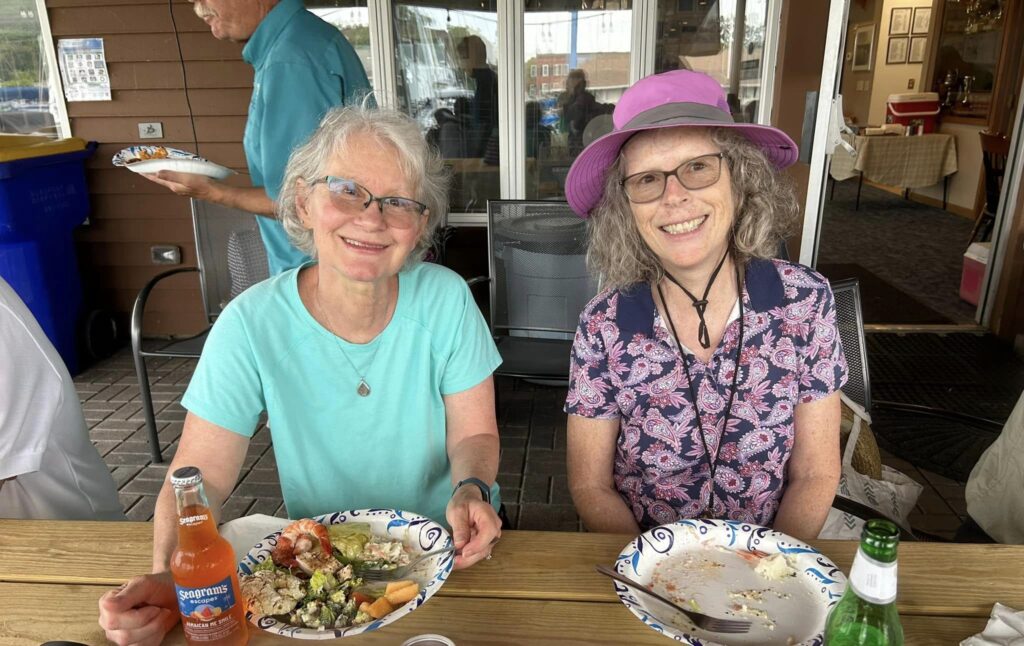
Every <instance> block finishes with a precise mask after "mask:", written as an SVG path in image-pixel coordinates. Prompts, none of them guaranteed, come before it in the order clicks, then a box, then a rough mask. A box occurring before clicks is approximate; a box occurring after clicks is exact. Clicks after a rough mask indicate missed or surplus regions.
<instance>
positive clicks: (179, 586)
mask: <svg viewBox="0 0 1024 646" xmlns="http://www.w3.org/2000/svg"><path fill="white" fill-rule="evenodd" d="M171 485H172V486H173V487H174V498H175V500H176V501H177V503H178V547H177V548H176V549H175V550H174V553H173V554H172V555H171V576H172V577H173V579H174V590H175V592H176V593H177V596H178V608H179V610H181V623H182V625H183V626H184V628H185V639H186V640H188V643H189V644H195V645H198V644H202V645H203V646H236V645H240V644H245V643H247V642H248V641H249V630H248V626H247V625H246V623H245V599H244V598H243V597H242V594H241V589H240V588H239V587H238V575H237V574H236V572H235V551H234V549H233V548H232V547H231V543H229V542H227V540H225V539H224V538H223V537H221V535H220V534H219V533H218V532H217V525H216V524H215V523H214V521H213V514H212V513H210V505H209V503H208V502H207V501H206V493H205V492H204V491H203V474H202V473H200V472H199V469H197V468H196V467H182V468H180V469H177V470H175V471H174V473H173V474H171Z"/></svg>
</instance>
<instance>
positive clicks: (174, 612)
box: [99, 572, 180, 646]
mask: <svg viewBox="0 0 1024 646" xmlns="http://www.w3.org/2000/svg"><path fill="white" fill-rule="evenodd" d="M99 605H100V622H99V623H100V628H102V629H103V630H104V631H105V632H106V635H107V639H109V640H110V641H112V642H114V643H115V644H118V646H128V645H129V644H132V645H137V646H143V645H146V644H159V643H160V642H162V641H163V639H164V635H166V634H167V632H168V631H169V630H171V629H172V628H174V626H175V624H177V623H178V621H179V620H180V616H179V614H178V600H177V598H176V597H175V595H174V582H173V580H172V579H171V573H170V572H162V573H160V574H147V575H145V576H137V577H135V578H133V579H131V580H130V581H128V583H126V584H124V585H123V586H121V587H120V588H117V589H116V590H111V591H109V592H107V593H106V594H104V595H103V596H102V597H100V604H99Z"/></svg>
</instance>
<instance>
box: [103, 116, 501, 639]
mask: <svg viewBox="0 0 1024 646" xmlns="http://www.w3.org/2000/svg"><path fill="white" fill-rule="evenodd" d="M286 178H287V180H286V181H287V186H286V187H285V189H284V190H283V191H282V194H281V204H282V218H283V219H284V222H285V225H286V228H287V231H288V233H289V234H290V235H291V236H292V237H293V238H294V239H295V243H296V244H297V245H298V246H300V247H301V248H303V249H305V250H307V251H309V252H310V253H311V255H313V256H314V257H315V258H316V261H314V262H310V263H307V264H305V265H304V266H302V267H299V268H296V269H292V270H289V271H286V272H284V273H281V274H279V275H277V276H274V277H273V278H271V279H269V280H267V281H264V282H263V283H260V284H259V285H256V286H254V287H251V288H250V289H248V290H247V291H245V292H244V293H243V294H241V295H239V296H238V297H237V298H236V299H235V300H233V301H232V302H231V303H230V304H229V305H228V306H227V308H225V310H224V312H223V313H222V314H221V315H220V317H218V319H217V322H216V323H215V324H214V326H213V330H212V331H211V333H210V337H209V339H208V340H207V342H206V345H205V348H204V350H203V355H202V357H201V358H200V360H199V365H198V367H197V369H196V372H195V374H194V376H193V377H192V381H191V382H190V383H189V387H188V390H187V392H186V393H185V396H184V398H183V400H182V405H183V406H184V407H185V408H186V409H188V415H187V417H186V419H185V428H184V431H183V433H182V437H181V440H180V442H179V446H178V449H177V451H176V453H175V455H174V460H173V462H172V463H171V465H170V467H169V468H170V470H172V471H173V470H174V469H176V468H178V467H181V466H185V465H191V466H197V467H199V468H200V470H201V471H202V473H203V479H204V481H205V483H206V491H207V493H208V495H209V502H210V508H211V509H212V510H213V511H214V513H215V514H217V513H219V510H220V507H221V505H222V504H223V501H224V499H225V498H226V497H227V494H228V493H230V492H231V491H232V490H233V489H234V486H235V483H236V481H237V479H238V474H239V471H240V469H241V467H242V464H243V462H244V460H245V456H246V450H247V446H248V444H249V438H250V437H252V435H253V433H255V431H256V429H257V426H258V423H259V420H260V418H261V416H262V415H263V414H264V413H265V414H266V416H267V422H268V425H269V427H270V434H271V437H272V439H273V443H274V457H275V459H276V463H277V471H278V474H279V476H280V480H281V491H282V493H283V494H284V502H285V505H286V506H287V509H288V515H289V516H290V517H292V518H303V517H312V516H315V515H318V514H325V513H329V512H334V511H340V510H347V509H363V508H385V509H389V508H390V509H401V510H406V511H409V512H414V513H419V514H422V515H424V516H427V517H429V518H432V519H434V520H437V521H440V522H445V521H447V524H448V525H449V526H450V527H451V530H452V537H453V539H454V541H455V547H456V548H458V549H460V550H461V552H460V554H459V556H457V557H456V561H455V567H457V568H459V567H467V566H469V565H472V564H473V563H476V562H477V561H479V560H480V559H484V558H490V550H491V545H492V541H493V540H494V539H496V538H497V537H498V536H499V535H500V533H501V521H500V520H499V517H498V514H497V509H498V508H499V505H500V500H499V494H498V486H497V484H496V483H495V477H496V474H497V470H498V428H497V423H496V420H495V416H494V384H493V380H492V377H491V373H492V372H493V371H494V368H496V367H497V365H498V364H499V363H500V361H501V359H500V356H499V355H498V352H497V349H496V348H495V347H494V341H493V340H492V339H491V337H490V333H489V331H488V328H487V325H486V323H485V322H484V320H483V317H482V316H481V314H480V311H479V309H478V308H477V307H476V303H475V302H474V301H473V298H472V297H471V295H470V293H469V288H468V287H467V286H466V283H465V281H464V280H462V279H461V278H460V277H459V276H458V275H457V274H455V273H454V272H452V271H450V270H448V269H446V268H444V267H440V266H438V265H434V264H431V263H423V262H418V261H417V260H418V258H419V257H420V256H422V253H423V251H424V249H425V248H426V246H427V244H428V241H429V239H430V234H431V231H432V229H433V227H434V226H436V224H437V221H438V219H439V215H440V213H441V212H442V210H443V209H444V205H445V198H446V195H445V190H444V181H443V176H442V174H441V167H440V163H439V161H438V159H437V157H436V155H435V154H434V153H433V152H432V151H431V150H430V149H428V148H427V146H426V144H425V143H424V141H423V138H422V137H421V136H420V135H419V133H418V131H417V130H416V125H415V123H413V121H412V120H411V119H409V118H408V117H405V116H402V115H400V114H398V113H395V112H388V111H377V110H368V109H362V108H344V109H339V110H337V111H333V112H331V113H330V114H328V115H327V116H326V117H325V118H324V120H323V122H322V124H321V126H320V128H319V130H318V131H317V132H316V133H315V134H314V135H313V137H312V139H311V140H310V141H309V143H308V144H306V145H304V146H302V147H300V148H299V149H298V150H296V151H295V153H294V154H293V155H292V157H291V159H290V160H289V163H288V171H287V173H286ZM175 521H176V513H175V503H174V494H173V492H172V491H171V490H170V487H169V485H165V486H164V488H163V489H162V490H161V492H160V496H159V499H158V501H157V507H156V512H155V528H154V534H155V538H154V555H153V560H154V564H155V565H154V571H155V572H165V571H166V569H167V567H168V563H169V559H170V556H171V552H172V551H173V549H174V546H175V542H176V533H175V524H176V522H175ZM123 594H127V595H129V596H130V597H131V598H132V599H137V600H138V602H137V603H133V606H136V607H135V608H133V609H129V610H123V611H122V612H121V613H120V614H119V613H118V612H117V611H115V610H112V608H114V607H115V606H116V604H113V605H112V604H110V603H104V602H101V604H100V607H101V620H100V622H101V625H104V626H105V627H109V626H111V625H119V624H121V623H123V622H124V621H126V619H125V617H126V616H127V615H129V614H131V613H135V616H139V611H138V606H145V605H154V606H163V607H166V608H169V609H173V602H174V599H175V595H174V591H173V588H172V587H171V581H170V579H169V577H168V576H167V575H166V574H155V575H149V576H148V577H143V578H139V579H134V580H133V581H132V582H131V583H129V588H128V589H126V591H125V592H124V593H123ZM149 612H150V613H151V614H149V615H147V616H151V617H153V616H157V615H156V614H152V611H149ZM175 613H176V611H175ZM160 616H163V615H160ZM173 616H175V617H176V616H177V614H174V615H173ZM155 621H157V620H156V619H153V620H152V622H155ZM152 622H151V623H152ZM160 628H161V627H160V626H156V627H150V628H148V629H149V630H152V631H157V630H159V629H160ZM162 629H163V630H166V627H163V628H162Z"/></svg>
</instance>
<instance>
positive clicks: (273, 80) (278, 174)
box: [147, 0, 370, 276]
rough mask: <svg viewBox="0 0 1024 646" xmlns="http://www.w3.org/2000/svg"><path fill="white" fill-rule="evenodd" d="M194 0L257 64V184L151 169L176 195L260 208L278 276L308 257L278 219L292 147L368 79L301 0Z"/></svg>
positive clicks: (357, 97) (252, 121)
mask: <svg viewBox="0 0 1024 646" xmlns="http://www.w3.org/2000/svg"><path fill="white" fill-rule="evenodd" d="M193 6H194V9H195V12H196V15H198V16H199V17H200V18H202V19H203V21H204V22H206V24H208V25H209V26H210V30H211V31H212V32H213V37H214V38H216V39H218V40H230V41H234V42H244V43H245V48H244V49H243V50H242V58H244V59H245V61H246V62H247V63H249V64H250V65H252V66H253V68H254V69H255V72H256V74H255V78H254V79H253V90H252V100H251V101H250V103H249V118H248V120H247V121H246V124H245V138H244V140H243V144H244V146H245V158H246V161H247V162H248V165H249V175H250V178H251V180H252V187H237V186H230V185H228V184H225V183H223V182H218V181H216V180H213V179H210V178H209V177H205V176H203V175H196V174H193V173H177V172H174V171H160V172H159V173H156V174H153V175H147V177H148V178H149V179H151V180H153V181H154V182H156V183H158V184H161V185H163V186H166V187H167V188H169V189H171V190H172V191H174V192H175V193H177V194H178V195H184V196H187V197H196V198H199V199H202V200H206V201H208V202H214V203H217V204H222V205H224V206H228V207H231V208H236V209H242V210H244V211H249V212H251V213H255V214H256V215H260V216H263V217H259V218H256V220H257V222H258V223H259V227H260V234H261V236H262V237H263V244H264V245H265V246H266V248H267V260H268V263H269V266H270V274H271V275H272V276H273V275H276V274H279V273H281V272H282V271H285V270H287V269H291V268H293V267H298V266H299V265H301V264H302V263H303V262H304V261H306V260H308V258H307V257H306V255H305V254H303V253H302V252H301V251H299V250H298V249H296V248H295V247H293V246H292V245H291V242H289V240H288V236H287V235H286V234H285V232H284V228H283V227H282V226H281V223H280V222H278V221H277V219H276V200H277V194H278V191H279V190H280V188H281V180H282V177H283V175H284V167H285V164H287V162H288V155H290V154H291V151H292V149H293V148H295V147H296V146H298V145H299V144H301V143H302V142H304V141H305V140H306V138H307V137H309V135H310V134H311V133H312V132H313V130H315V129H316V127H317V125H318V124H319V123H320V119H321V117H323V115H324V114H326V113H327V111H328V110H329V109H330V108H333V107H335V106H339V105H343V104H349V103H352V102H354V101H361V100H363V97H364V96H366V95H367V94H368V93H369V92H370V82H369V80H367V78H366V71H365V70H364V69H363V65H362V63H361V62H360V60H359V57H358V56H357V55H356V52H355V50H354V49H353V48H352V45H351V44H349V42H348V41H347V40H345V37H344V36H343V35H342V34H341V32H340V31H338V29H337V28H335V27H334V26H333V25H330V24H329V23H327V22H324V21H323V20H321V19H320V18H318V17H317V16H315V15H313V14H312V13H310V12H309V11H306V9H305V7H304V6H303V4H302V0H280V1H278V0H195V1H194V2H193Z"/></svg>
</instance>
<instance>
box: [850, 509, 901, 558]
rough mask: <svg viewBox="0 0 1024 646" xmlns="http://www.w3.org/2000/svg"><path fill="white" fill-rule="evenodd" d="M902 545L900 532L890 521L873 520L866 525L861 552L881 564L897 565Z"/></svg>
mask: <svg viewBox="0 0 1024 646" xmlns="http://www.w3.org/2000/svg"><path fill="white" fill-rule="evenodd" d="M899 544H900V530H899V528H898V527H896V525H895V524H893V523H892V522H890V521H887V520H881V519H873V520H869V521H868V522H867V523H865V524H864V531H863V532H862V533H861V536H860V551H862V552H864V554H866V555H868V556H870V557H871V558H872V559H874V560H875V561H878V562H880V563H895V562H896V549H897V548H898V547H899Z"/></svg>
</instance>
